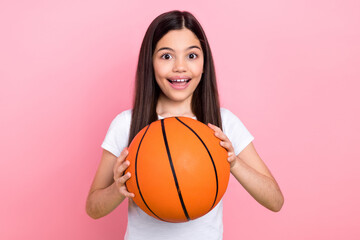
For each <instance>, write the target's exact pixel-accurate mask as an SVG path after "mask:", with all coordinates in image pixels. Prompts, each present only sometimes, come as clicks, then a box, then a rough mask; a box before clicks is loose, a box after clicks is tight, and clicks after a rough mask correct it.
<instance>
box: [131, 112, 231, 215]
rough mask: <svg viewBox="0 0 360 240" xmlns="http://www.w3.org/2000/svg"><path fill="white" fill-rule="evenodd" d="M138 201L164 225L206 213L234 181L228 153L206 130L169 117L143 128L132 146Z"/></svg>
mask: <svg viewBox="0 0 360 240" xmlns="http://www.w3.org/2000/svg"><path fill="white" fill-rule="evenodd" d="M127 160H129V161H130V166H129V168H128V169H127V170H126V171H125V173H127V172H130V173H131V174H132V175H131V176H132V177H131V178H130V179H129V180H128V181H127V182H126V187H127V189H128V191H129V192H132V193H134V194H135V197H134V198H133V200H134V202H135V203H136V204H137V205H138V206H139V207H140V208H141V209H142V210H143V211H145V212H146V213H147V214H148V215H150V216H152V217H155V218H157V219H159V220H162V221H166V222H186V221H189V220H193V219H196V218H198V217H201V216H203V215H204V214H206V213H208V212H209V211H210V210H211V209H213V208H214V207H215V206H216V205H217V204H218V203H219V201H220V200H221V198H222V196H223V195H224V193H225V191H226V188H227V185H228V182H229V176H230V165H229V162H228V161H227V151H226V149H224V148H223V147H221V146H220V140H219V139H218V138H217V137H215V136H214V131H213V130H212V129H210V128H209V127H208V126H207V125H205V124H203V123H201V122H199V121H197V120H194V119H192V118H187V117H171V118H165V119H161V120H158V121H155V122H152V123H151V124H149V125H148V126H146V127H145V128H143V129H142V130H141V131H140V132H139V133H138V134H137V135H136V136H135V137H134V139H133V140H132V142H131V144H130V146H129V154H128V156H127Z"/></svg>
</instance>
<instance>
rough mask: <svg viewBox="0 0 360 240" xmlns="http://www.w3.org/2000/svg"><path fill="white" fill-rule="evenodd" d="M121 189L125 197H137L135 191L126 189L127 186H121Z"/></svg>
mask: <svg viewBox="0 0 360 240" xmlns="http://www.w3.org/2000/svg"><path fill="white" fill-rule="evenodd" d="M119 191H120V193H121V194H122V195H124V196H125V197H128V198H133V197H135V194H134V193H131V192H128V190H127V189H126V187H125V186H123V187H121V188H120V189H119Z"/></svg>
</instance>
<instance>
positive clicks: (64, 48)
mask: <svg viewBox="0 0 360 240" xmlns="http://www.w3.org/2000/svg"><path fill="white" fill-rule="evenodd" d="M173 9H180V10H189V11H190V12H192V13H193V14H194V15H195V16H196V17H197V18H198V19H199V21H200V22H201V24H202V25H203V27H204V29H205V32H206V34H207V36H208V38H209V41H210V44H211V47H212V51H213V55H214V59H215V65H216V71H217V76H218V84H219V90H220V97H221V104H222V106H224V107H227V108H229V109H230V110H231V111H233V112H234V113H235V114H237V115H238V116H239V118H240V119H241V120H242V121H243V123H244V124H245V126H246V127H247V128H248V129H249V131H250V132H251V133H252V134H253V135H254V136H255V140H254V144H255V147H256V149H257V151H258V152H259V154H260V156H261V157H262V159H263V160H264V161H265V162H266V164H267V165H268V166H269V168H270V170H271V172H272V173H273V175H274V176H275V177H276V179H277V181H278V183H279V185H280V186H281V189H282V191H283V193H284V196H285V204H284V207H283V209H282V210H281V212H279V213H273V212H270V211H269V210H267V209H265V208H264V207H262V206H261V205H259V204H258V203H257V202H256V201H255V200H254V199H252V197H251V196H249V194H248V193H247V192H246V191H245V190H244V189H243V188H242V187H241V185H240V184H238V183H237V182H236V180H235V179H234V178H231V181H230V185H229V188H228V191H227V192H226V194H225V199H224V239H225V240H227V239H292V240H297V239H360V230H359V223H360V217H359V216H360V207H359V202H360V194H359V187H358V184H359V183H360V174H359V170H360V163H359V162H360V161H359V160H360V159H359V155H360V152H359V148H360V147H359V142H360V137H359V133H360V127H359V122H360V111H359V110H360V109H359V102H360V101H359V100H360V99H359V96H358V93H359V89H360V84H359V81H360V68H359V64H360V57H359V56H360V44H359V43H360V27H359V23H360V14H359V13H360V2H359V1H357V0H353V1H351V0H346V1H340V0H338V1H334V0H327V1H325V0H324V1H319V0H317V1H300V0H299V1H287V0H277V1H260V0H256V1H235V0H234V1H194V0H189V1H188V0H183V1H181V2H177V3H169V1H168V0H166V1H165V0H156V1H114V0H111V1H94V0H91V1H88V0H87V1H80V0H72V1H40V0H32V1H11V0H8V1H6V0H2V1H1V3H0V29H1V31H0V34H1V38H0V43H1V44H0V80H1V85H0V107H1V118H0V132H1V140H0V141H1V142H0V146H1V160H0V189H1V200H0V201H1V204H0V213H1V214H0V239H89V240H90V239H122V238H123V234H124V232H125V227H126V208H127V203H124V204H122V205H120V206H119V207H118V208H117V209H116V210H115V211H114V212H112V213H111V214H110V215H108V216H106V217H104V218H102V219H99V220H93V219H91V218H90V217H88V216H87V215H86V212H85V200H86V196H87V193H88V190H89V187H90V184H91V181H92V179H93V176H94V174H95V171H96V169H97V165H98V163H99V160H100V156H101V151H102V149H101V148H100V145H101V143H102V141H103V139H104V136H105V134H106V131H107V129H108V127H109V124H110V122H111V120H112V119H113V118H114V117H115V116H116V115H117V114H118V113H119V112H121V111H123V110H125V109H128V108H130V107H131V100H132V89H133V86H134V84H133V81H134V75H135V67H136V63H137V56H138V52H139V48H140V44H141V41H142V38H143V36H144V33H145V31H146V29H147V27H148V25H149V24H150V22H151V21H152V20H153V19H154V18H155V17H156V16H158V15H159V14H160V13H162V12H165V11H169V10H173Z"/></svg>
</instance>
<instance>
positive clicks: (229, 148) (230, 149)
mask: <svg viewBox="0 0 360 240" xmlns="http://www.w3.org/2000/svg"><path fill="white" fill-rule="evenodd" d="M208 126H209V127H210V128H211V129H212V130H214V134H215V136H216V137H217V138H219V139H220V140H221V141H220V145H221V146H222V147H223V148H225V149H226V150H227V151H228V159H227V160H228V162H229V163H230V168H232V167H234V165H235V163H236V155H235V152H234V148H233V145H232V143H231V142H230V140H229V138H228V137H227V136H226V135H225V133H223V131H221V129H220V128H219V127H217V126H215V125H212V124H211V123H208Z"/></svg>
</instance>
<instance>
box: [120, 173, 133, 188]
mask: <svg viewBox="0 0 360 240" xmlns="http://www.w3.org/2000/svg"><path fill="white" fill-rule="evenodd" d="M129 178H131V173H129V172H128V173H126V174H124V176H122V177H120V178H118V179H117V182H118V183H120V184H122V185H124V184H125V183H126V181H127V180H129Z"/></svg>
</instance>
